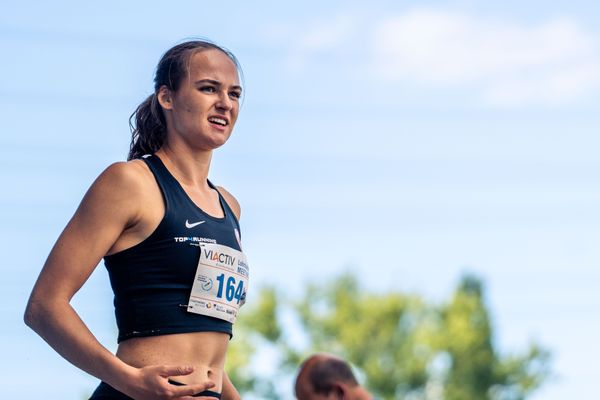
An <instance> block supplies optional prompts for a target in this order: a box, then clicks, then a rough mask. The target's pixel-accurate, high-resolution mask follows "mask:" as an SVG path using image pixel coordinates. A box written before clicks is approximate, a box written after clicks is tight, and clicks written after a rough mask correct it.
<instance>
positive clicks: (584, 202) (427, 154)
mask: <svg viewBox="0 0 600 400" xmlns="http://www.w3.org/2000/svg"><path fill="white" fill-rule="evenodd" d="M599 16H600V4H599V3H597V2H591V1H569V2H567V1H565V0H560V1H553V2H550V3H549V2H543V1H537V0H535V1H528V2H518V1H504V2H501V3H492V2H482V1H479V2H477V1H448V2H442V1H425V2H423V1H420V2H415V1H407V2H392V1H371V2H358V1H345V2H341V1H332V2H327V3H322V2H316V1H304V2H297V3H294V4H283V3H282V2H267V1H257V2H238V3H228V4H227V7H224V6H221V5H218V4H216V3H215V4H204V3H203V2H197V1H181V2H177V3H168V4H167V3H164V2H156V3H152V2H138V1H132V2H127V3H126V4H119V3H118V2H114V1H107V2H102V3H97V4H96V3H92V4H90V3H83V2H29V1H22V2H19V3H18V4H17V2H13V3H11V4H7V5H5V6H4V7H3V12H2V13H1V14H0V51H1V54H2V63H0V76H1V77H2V79H0V104H1V107H0V110H1V111H0V113H2V121H3V124H2V129H1V134H0V144H1V145H0V153H1V157H0V179H1V182H2V186H3V187H4V188H5V189H4V193H5V195H4V196H2V197H1V198H0V205H1V207H0V220H1V221H2V223H1V224H0V238H1V239H2V240H1V243H2V252H1V253H0V254H1V256H0V257H1V260H0V268H2V270H1V272H2V276H3V279H2V280H1V281H0V288H1V289H2V292H3V293H4V296H2V297H3V299H4V300H3V301H2V302H1V303H0V310H1V311H2V312H0V315H1V317H0V339H1V340H0V352H1V353H2V354H3V355H5V363H4V366H3V367H0V368H1V370H0V383H1V384H2V385H1V386H2V387H3V388H6V389H4V392H5V393H8V394H9V395H12V396H17V394H18V395H19V396H20V398H24V399H27V398H34V397H39V393H42V388H44V393H46V394H45V395H44V397H45V398H47V399H54V398H56V399H59V398H60V399H64V398H78V397H80V396H82V395H83V394H85V393H88V392H89V391H90V390H91V388H93V387H94V386H95V380H94V379H93V378H89V377H86V376H85V375H84V374H82V373H80V372H78V371H77V370H76V369H75V368H73V367H72V366H70V365H69V364H68V363H66V362H65V361H63V360H62V359H60V358H59V357H58V356H56V355H55V354H54V353H53V351H52V350H50V349H49V347H48V346H47V345H46V344H45V343H43V341H42V340H41V339H39V338H38V337H37V336H35V334H34V333H32V332H30V331H28V330H27V329H26V328H25V327H24V325H23V324H22V322H21V318H22V317H21V314H22V310H23V307H24V304H25V301H26V299H27V296H28V294H29V291H30V289H31V286H32V285H33V282H34V280H35V277H36V276H37V274H38V272H39V269H40V268H41V265H42V263H43V261H44V259H45V257H46V255H47V254H48V252H49V250H50V247H51V246H52V244H53V242H54V240H55V239H56V237H57V235H58V234H59V233H60V231H61V230H62V228H63V227H64V225H65V224H66V222H67V221H68V219H69V218H70V216H71V215H72V213H73V211H74V209H75V207H76V206H77V204H78V202H79V200H80V199H81V196H82V195H83V193H84V192H85V190H86V189H87V187H89V185H90V183H91V182H92V181H93V179H94V178H95V177H96V176H97V175H98V174H99V173H100V172H101V171H102V170H103V169H104V168H105V167H106V166H107V165H108V164H110V163H111V162H114V161H117V160H123V159H124V158H125V156H126V153H127V148H128V143H129V131H128V125H127V119H128V117H129V115H130V113H131V112H132V111H133V109H134V108H135V107H136V106H137V104H138V103H139V102H140V101H141V100H142V99H143V98H144V97H145V96H147V95H148V94H149V93H150V92H151V88H152V74H153V69H154V66H155V65H156V62H157V61H158V58H159V57H160V55H161V54H162V52H163V51H165V50H166V49H167V48H168V47H170V46H171V45H173V44H174V43H176V42H178V41H179V40H181V39H184V38H186V37H191V36H203V37H208V38H211V39H212V40H214V41H216V42H217V43H220V44H222V45H224V46H226V47H228V48H230V49H231V50H232V51H233V52H234V53H235V54H236V55H237V56H238V58H239V59H240V61H241V63H242V65H243V68H244V73H245V79H246V81H245V83H246V88H245V89H246V97H245V101H244V105H243V108H242V112H241V116H240V119H239V122H238V125H237V126H236V130H235V132H234V136H233V137H232V139H231V141H230V142H229V143H228V144H227V145H226V146H225V147H223V148H222V149H220V150H218V151H217V153H216V154H215V157H214V162H213V167H212V171H211V178H212V179H213V181H215V182H218V183H219V184H222V185H223V186H225V187H227V188H228V189H229V190H230V191H231V192H232V193H234V194H235V195H236V197H237V198H238V200H239V201H240V202H241V204H242V207H243V211H242V213H243V217H242V224H243V236H244V247H245V250H246V251H247V253H248V258H249V261H250V264H251V267H252V284H253V285H254V287H255V288H257V287H259V286H260V285H262V284H266V283H270V284H276V285H278V286H279V287H281V288H283V289H285V290H286V291H289V292H292V293H293V292H294V290H296V288H297V287H298V286H299V283H301V282H306V281H309V280H318V279H325V278H327V277H330V276H333V275H335V274H337V273H339V272H340V271H342V270H344V269H345V268H352V269H353V270H354V271H356V273H357V274H358V275H359V276H360V277H361V279H362V280H363V283H364V285H365V286H366V287H368V288H369V289H371V290H387V289H399V290H407V291H414V292H418V293H422V294H423V295H426V296H428V297H429V298H432V299H439V300H441V299H444V298H447V296H448V295H449V293H450V292H451V290H452V289H453V288H454V286H455V284H456V282H457V280H458V278H459V276H460V274H461V272H462V271H465V270H469V271H474V272H476V273H478V274H479V275H480V276H482V277H483V278H484V279H485V282H486V284H487V289H488V292H487V294H488V301H489V304H490V307H491V310H492V313H493V316H494V324H495V326H496V328H497V332H498V337H497V342H498V345H499V346H500V348H501V349H502V350H504V351H506V352H513V351H519V350H522V349H523V348H524V347H525V346H526V345H527V344H528V343H529V342H530V340H536V341H539V342H541V343H542V344H544V345H546V346H548V347H550V348H551V349H552V350H553V353H554V361H553V366H554V372H555V377H554V379H553V380H552V381H551V382H549V383H548V384H547V385H546V386H545V387H544V388H543V389H542V390H541V391H540V392H539V393H538V394H536V396H534V399H536V400H537V399H548V400H558V399H565V398H588V397H589V395H590V393H593V392H592V385H593V384H594V383H595V378H596V376H595V374H594V371H592V369H591V368H590V367H589V366H590V365H591V364H592V363H593V362H594V361H595V360H598V359H600V351H599V350H598V349H597V346H595V345H594V343H595V340H596V339H597V337H599V336H600V317H599V314H598V309H599V308H600V291H599V290H598V284H599V282H600V269H599V268H598V266H599V265H600V246H598V245H597V244H598V242H599V240H600V209H599V207H598V204H599V200H600V189H599V188H600V186H599V185H598V184H599V183H600V174H599V171H600V169H599V167H600V160H599V159H598V155H597V152H598V150H597V149H598V148H600V137H599V136H598V132H599V128H600V116H599V113H598V109H599V105H600V31H599V30H598V26H600V24H599V22H600V21H598V19H599ZM357 249H359V251H357ZM378 252H380V253H386V254H388V253H389V254H392V260H393V261H391V262H387V263H381V262H380V261H379V260H378V258H377V257H375V256H374V254H377V253H378ZM111 301H112V298H111V293H110V288H109V287H108V282H107V278H106V272H105V270H104V267H103V266H102V265H100V266H99V268H98V269H97V271H96V272H95V273H94V275H93V276H92V278H91V279H90V281H89V282H88V284H87V285H86V286H85V287H84V288H83V289H82V291H81V292H80V293H79V294H78V295H77V297H76V299H75V304H76V307H77V309H78V310H79V311H80V313H81V314H82V315H83V317H84V319H85V321H86V322H87V323H88V325H89V326H90V327H91V329H92V330H93V331H94V332H95V333H96V334H97V336H98V337H99V339H100V340H101V341H102V342H103V343H104V344H105V345H106V346H107V347H109V348H112V349H114V347H115V336H116V335H115V328H114V322H113V319H112V303H111ZM6 357H8V359H7V360H6ZM24 387H25V388H28V389H27V393H25V394H23V393H22V392H23V388H24ZM290 393H291V390H290ZM28 396H29V397H28Z"/></svg>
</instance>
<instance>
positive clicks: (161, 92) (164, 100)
mask: <svg viewBox="0 0 600 400" xmlns="http://www.w3.org/2000/svg"><path fill="white" fill-rule="evenodd" d="M156 99H157V100H158V104H160V106H161V107H162V108H163V110H171V109H173V96H172V94H171V90H169V88H168V87H167V86H166V85H162V86H161V87H160V88H159V89H158V92H156Z"/></svg>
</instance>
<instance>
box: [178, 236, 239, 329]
mask: <svg viewBox="0 0 600 400" xmlns="http://www.w3.org/2000/svg"><path fill="white" fill-rule="evenodd" d="M249 277H250V270H249V269H248V264H247V263H246V256H245V255H244V253H242V252H241V251H237V250H235V249H232V248H231V247H228V246H223V245H220V244H214V243H203V244H202V245H200V259H199V260H198V268H197V269H196V277H195V279H194V283H193V285H192V293H191V294H190V299H189V301H188V308H187V310H188V311H189V312H191V313H195V314H202V315H208V316H210V317H215V318H219V319H224V320H225V321H228V322H231V323H232V324H233V323H235V320H236V318H237V314H238V310H239V308H240V306H242V305H243V304H244V303H245V302H246V291H247V289H248V278H249Z"/></svg>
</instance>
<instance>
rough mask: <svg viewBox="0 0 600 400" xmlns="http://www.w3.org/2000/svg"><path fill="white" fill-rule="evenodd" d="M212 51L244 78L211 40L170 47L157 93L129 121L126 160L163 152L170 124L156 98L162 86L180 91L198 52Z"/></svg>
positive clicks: (159, 67) (156, 82) (160, 66)
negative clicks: (128, 145) (218, 54)
mask: <svg viewBox="0 0 600 400" xmlns="http://www.w3.org/2000/svg"><path fill="white" fill-rule="evenodd" d="M209 49H215V50H219V51H222V52H223V53H224V54H225V55H227V56H228V57H229V58H230V59H231V61H233V63H234V64H235V66H236V68H237V70H238V74H240V77H241V76H242V69H241V67H240V64H239V62H238V60H237V58H235V56H234V55H233V53H231V52H230V51H229V50H227V49H225V48H223V47H221V46H218V45H216V44H214V43H212V42H210V41H208V40H205V39H202V40H190V41H186V42H183V43H180V44H178V45H176V46H173V47H171V48H170V49H169V50H167V51H166V52H165V54H163V56H162V57H161V59H160V61H159V62H158V65H157V66H156V73H155V75H154V93H152V94H151V95H150V96H148V98H147V99H146V100H144V101H143V102H142V103H141V104H140V105H139V106H138V107H137V108H136V109H135V111H134V112H133V114H131V117H129V127H130V129H131V145H130V147H129V155H128V156H127V160H133V159H135V158H140V157H141V156H143V155H144V154H151V153H154V152H156V151H157V150H158V149H160V148H161V146H162V145H163V142H164V141H165V136H166V134H167V123H166V121H165V116H164V114H163V110H162V108H161V106H160V104H159V103H158V100H157V98H156V94H157V93H158V90H159V89H160V88H161V87H163V86H166V87H167V88H168V89H169V90H172V91H177V89H179V85H180V84H181V81H182V79H183V77H184V76H185V75H186V73H187V72H188V70H189V61H190V59H191V57H192V56H193V55H194V54H196V53H197V52H199V51H202V50H209Z"/></svg>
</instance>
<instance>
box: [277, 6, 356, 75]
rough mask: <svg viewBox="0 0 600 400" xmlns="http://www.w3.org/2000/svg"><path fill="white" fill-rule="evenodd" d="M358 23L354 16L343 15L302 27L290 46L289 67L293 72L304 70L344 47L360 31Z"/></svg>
mask: <svg viewBox="0 0 600 400" xmlns="http://www.w3.org/2000/svg"><path fill="white" fill-rule="evenodd" d="M357 22H358V21H357V19H356V18H354V17H353V16H350V15H341V16H338V17H336V18H331V19H327V20H320V21H317V22H314V23H312V24H307V25H308V26H302V27H301V28H299V29H298V31H299V32H298V34H297V35H296V36H295V40H294V41H293V42H292V43H291V44H290V45H289V48H290V52H289V54H288V59H287V65H288V67H289V68H290V69H291V70H292V71H300V70H303V69H304V68H305V67H306V66H307V64H309V63H310V62H311V61H312V59H313V58H314V57H316V56H318V55H320V54H323V53H325V52H328V51H333V50H335V49H336V48H339V47H342V46H343V45H344V44H346V43H347V42H348V39H349V38H350V37H351V36H352V35H353V34H354V33H355V32H356V31H357V30H358V23H357Z"/></svg>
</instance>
